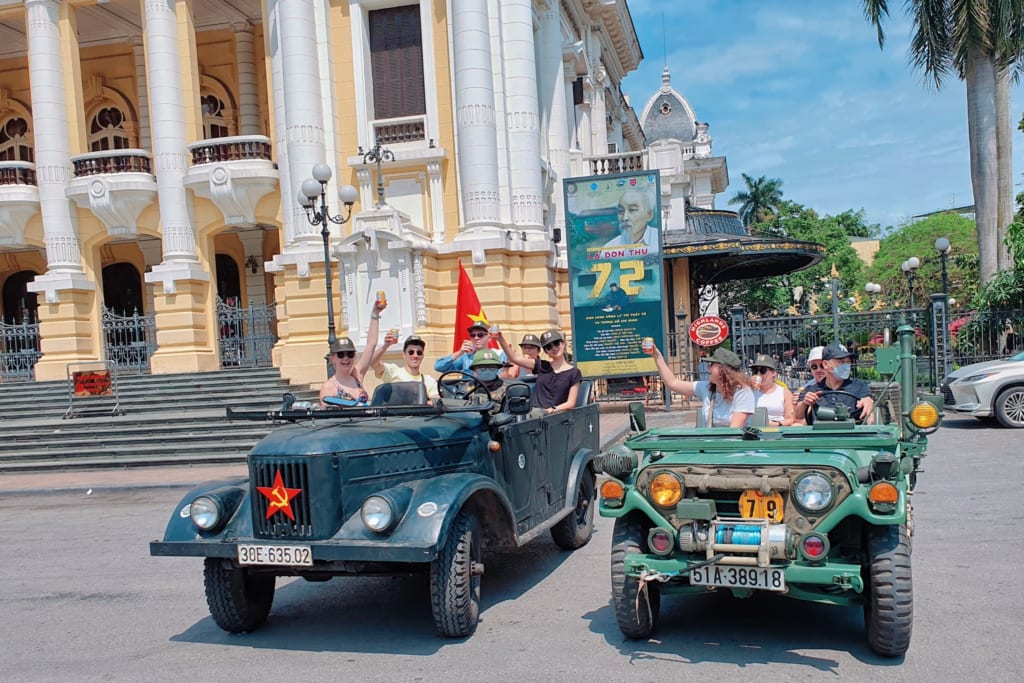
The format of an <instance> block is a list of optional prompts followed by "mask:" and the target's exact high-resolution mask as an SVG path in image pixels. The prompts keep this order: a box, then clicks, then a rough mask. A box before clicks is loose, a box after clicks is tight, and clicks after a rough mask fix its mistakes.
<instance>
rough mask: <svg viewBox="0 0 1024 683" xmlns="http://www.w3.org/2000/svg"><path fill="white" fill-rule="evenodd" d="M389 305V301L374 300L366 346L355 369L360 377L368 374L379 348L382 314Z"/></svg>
mask: <svg viewBox="0 0 1024 683" xmlns="http://www.w3.org/2000/svg"><path fill="white" fill-rule="evenodd" d="M387 307H388V302H387V301H381V300H380V299H378V300H376V301H374V302H373V313H371V314H370V325H369V327H368V328H367V330H366V346H365V347H363V352H362V353H361V354H359V360H357V361H356V368H355V369H356V370H357V371H358V372H359V377H360V378H362V377H363V375H365V374H366V371H367V370H368V369H369V367H370V362H371V361H372V359H373V355H374V352H375V351H376V350H377V339H378V337H380V314H381V311H383V310H384V309H385V308H387Z"/></svg>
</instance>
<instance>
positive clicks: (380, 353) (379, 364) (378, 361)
mask: <svg viewBox="0 0 1024 683" xmlns="http://www.w3.org/2000/svg"><path fill="white" fill-rule="evenodd" d="M391 344H392V341H391V337H390V336H388V335H384V343H383V344H381V346H380V348H379V349H377V350H375V351H374V352H373V358H371V359H370V367H371V368H373V373H374V374H375V375H377V377H380V376H381V373H383V372H384V360H383V359H384V354H385V353H387V351H388V349H389V348H391Z"/></svg>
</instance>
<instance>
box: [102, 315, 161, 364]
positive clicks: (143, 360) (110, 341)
mask: <svg viewBox="0 0 1024 683" xmlns="http://www.w3.org/2000/svg"><path fill="white" fill-rule="evenodd" d="M101 321H102V326H103V356H104V358H105V359H106V360H107V362H108V363H109V364H110V365H111V366H112V367H113V368H114V369H115V371H116V372H117V373H119V374H126V373H135V374H136V375H143V374H146V373H148V372H149V370H150V367H149V359H150V357H152V355H153V354H154V353H155V352H156V316H155V315H154V314H152V313H150V314H149V315H139V312H138V310H136V311H134V312H133V313H132V315H118V314H117V313H115V312H113V311H111V310H110V309H108V308H107V307H106V306H104V307H103V314H102V317H101Z"/></svg>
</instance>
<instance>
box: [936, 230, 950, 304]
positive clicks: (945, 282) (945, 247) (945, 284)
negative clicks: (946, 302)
mask: <svg viewBox="0 0 1024 683" xmlns="http://www.w3.org/2000/svg"><path fill="white" fill-rule="evenodd" d="M935 249H936V250H937V251H938V252H939V258H941V259H942V293H943V294H945V295H947V296H948V295H949V279H948V276H947V275H946V257H947V256H948V255H949V249H950V244H949V240H948V239H946V238H945V237H940V238H939V239H937V240H935Z"/></svg>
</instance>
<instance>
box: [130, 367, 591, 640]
mask: <svg viewBox="0 0 1024 683" xmlns="http://www.w3.org/2000/svg"><path fill="white" fill-rule="evenodd" d="M449 374H451V373H449ZM412 384H413V386H414V387H418V388H419V389H420V390H422V385H418V383H412ZM589 384H590V382H589V380H584V384H583V386H581V388H580V401H579V405H578V407H576V408H575V409H573V410H569V411H565V412H560V413H556V414H553V415H550V416H547V417H544V418H538V419H529V417H528V414H529V411H530V392H531V388H530V386H529V385H527V384H525V383H515V384H512V385H509V386H508V387H507V389H506V391H505V397H504V401H503V406H497V405H495V403H494V402H492V400H491V397H490V395H489V394H488V393H487V391H486V388H485V387H483V386H482V385H480V384H477V383H475V381H473V380H469V381H468V382H462V381H460V382H458V383H456V384H454V385H450V384H448V383H447V382H442V383H441V385H440V386H441V388H442V398H441V399H440V400H438V401H435V405H423V404H422V403H421V402H420V401H418V400H416V399H407V398H402V394H403V392H402V391H398V390H396V389H397V388H398V387H397V385H384V387H381V388H378V392H377V393H375V395H374V400H373V401H371V402H370V405H368V406H362V407H349V408H340V409H329V410H319V409H297V408H296V407H295V406H294V405H287V400H286V405H283V406H282V408H281V409H280V410H274V411H270V412H266V413H258V414H253V413H251V412H250V413H239V412H234V411H231V410H230V409H229V411H228V414H229V417H231V418H254V417H257V418H259V419H271V420H275V421H281V420H283V421H290V422H293V423H294V424H292V425H291V426H282V427H281V428H279V429H276V430H275V431H274V432H272V433H271V434H270V435H268V436H267V437H266V438H265V439H263V440H262V441H261V442H260V443H259V444H257V445H256V446H255V447H254V448H253V449H252V451H251V452H250V453H249V455H248V459H247V460H248V468H249V476H248V477H247V478H235V479H230V480H224V481H214V482H208V483H206V484H203V485H200V486H198V487H197V488H195V489H193V490H192V491H190V492H189V493H188V494H187V495H186V496H185V497H184V498H183V499H182V500H181V502H180V503H179V504H178V506H177V507H176V508H175V511H174V513H173V514H172V515H171V519H170V521H169V522H168V524H167V529H166V531H165V532H164V537H163V539H162V540H159V541H154V542H152V543H151V544H150V553H151V554H152V555H186V556H194V557H204V558H206V559H205V572H204V577H205V587H206V600H207V603H208V605H209V608H210V614H211V615H212V616H213V619H214V621H216V622H217V624H218V625H219V626H220V627H221V628H223V629H225V630H227V631H233V632H240V631H250V630H253V629H255V628H257V627H259V626H260V625H261V624H263V622H264V621H265V620H266V619H267V617H268V615H269V613H270V608H271V604H272V602H273V599H274V584H275V579H276V577H278V576H301V577H303V578H304V579H307V580H309V581H323V580H327V579H329V578H331V577H333V576H339V575H351V574H367V575H381V574H409V573H416V572H421V573H423V574H428V575H429V581H430V601H431V605H432V607H433V614H434V621H435V624H436V626H437V631H438V633H439V634H440V635H442V636H452V637H460V636H467V635H469V634H471V633H473V631H474V630H475V628H476V625H477V621H478V616H479V601H480V580H481V576H482V574H483V573H484V563H483V556H482V552H483V551H485V550H487V549H488V548H492V547H514V546H518V545H521V544H523V543H526V542H527V541H529V540H531V539H533V538H534V537H536V536H538V535H539V534H541V533H543V532H544V531H550V533H551V536H552V538H553V539H554V541H555V543H557V544H558V545H559V546H561V547H562V548H565V549H575V548H579V547H581V546H583V545H585V544H586V543H587V542H588V541H589V540H590V537H591V534H592V531H593V520H594V512H593V511H594V507H593V505H592V503H593V500H594V497H595V474H594V470H593V466H592V461H593V460H594V458H595V457H596V456H597V454H598V450H599V448H600V444H599V421H598V407H597V405H596V404H594V403H591V402H590V386H589ZM382 394H390V395H388V396H384V397H383V398H382ZM446 394H447V395H446ZM421 398H422V396H421Z"/></svg>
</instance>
